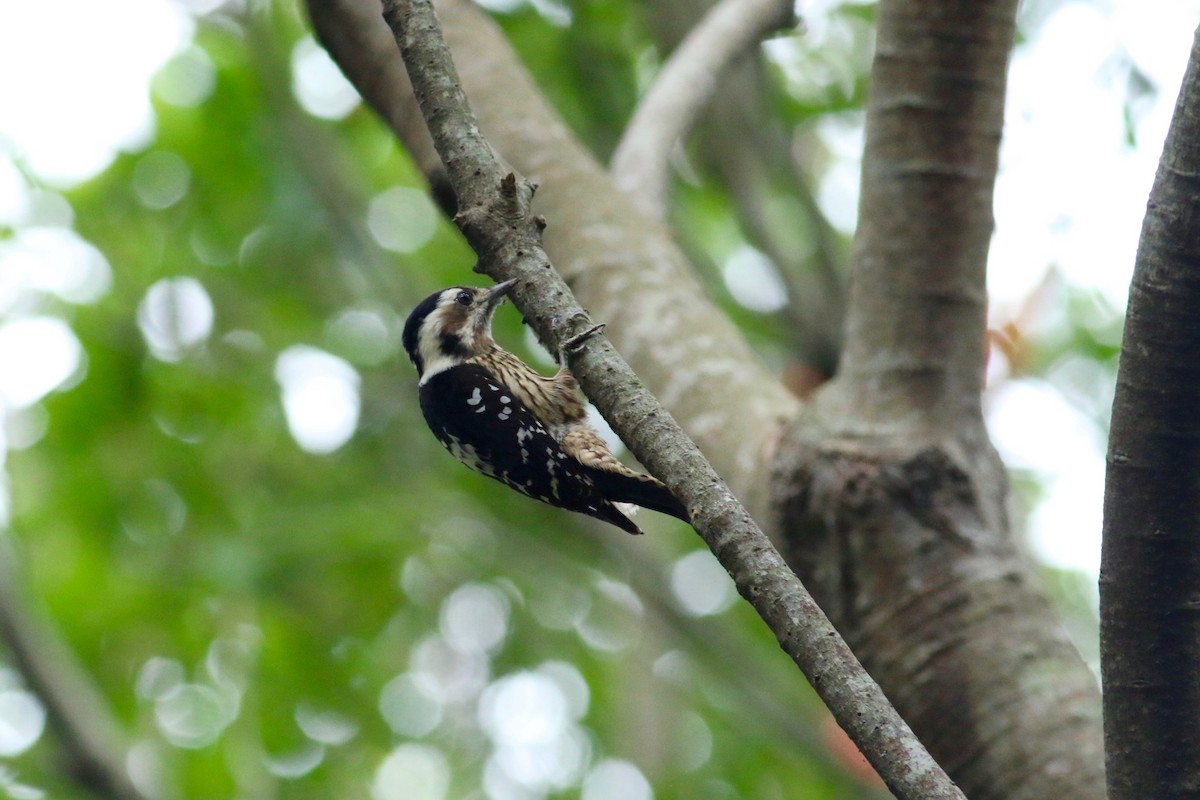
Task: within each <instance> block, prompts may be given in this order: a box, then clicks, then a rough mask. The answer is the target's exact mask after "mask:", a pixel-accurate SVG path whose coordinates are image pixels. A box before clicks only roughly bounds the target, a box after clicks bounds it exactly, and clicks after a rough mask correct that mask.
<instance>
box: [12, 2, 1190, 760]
mask: <svg viewBox="0 0 1200 800" xmlns="http://www.w3.org/2000/svg"><path fill="white" fill-rule="evenodd" d="M220 2H221V0H190V2H171V0H121V2H118V3H95V2H91V1H90V0H63V2H60V3H38V2H33V3H20V2H8V3H0V75H4V76H6V78H5V79H4V80H3V81H0V225H7V226H11V227H12V228H14V229H15V231H16V235H15V237H14V238H12V239H10V240H7V241H0V417H2V418H4V420H5V425H4V426H3V427H2V428H0V458H2V457H3V452H4V450H5V448H6V447H8V448H11V447H21V446H26V445H28V444H30V443H32V442H34V441H36V440H37V438H38V437H39V436H40V431H41V430H44V426H45V424H46V421H45V419H44V414H43V413H42V412H41V411H40V409H39V407H38V401H39V400H40V398H41V397H43V396H44V395H45V394H46V393H48V392H50V391H53V390H56V389H58V390H61V389H64V388H67V387H69V386H71V385H73V384H74V382H76V381H78V380H80V379H82V377H83V375H84V373H85V371H86V363H85V360H84V356H83V353H82V350H81V348H80V346H79V343H78V341H77V340H76V339H75V336H74V334H73V333H72V332H71V330H70V328H69V326H68V325H67V324H66V322H64V321H63V320H61V319H60V318H58V317H55V316H52V315H49V314H47V313H45V312H44V311H43V304H42V302H41V301H40V300H39V298H44V297H45V296H48V295H49V296H56V297H58V298H61V299H64V300H66V301H68V302H71V303H87V302H91V301H94V300H95V299H96V298H98V297H99V296H101V295H102V294H103V293H104V292H106V291H107V290H108V287H109V284H110V282H111V276H112V271H113V270H114V269H116V270H119V269H120V265H109V264H108V263H107V262H106V261H105V259H104V257H103V256H102V255H101V254H100V253H99V252H98V251H96V250H95V248H93V247H92V246H91V245H90V244H88V243H87V242H85V241H83V240H82V239H81V238H80V237H79V236H78V235H76V234H75V233H74V232H73V231H72V212H71V209H70V207H69V206H68V205H67V204H66V203H65V202H64V201H63V200H62V198H61V197H60V196H59V195H57V194H56V193H55V191H54V190H55V189H59V188H68V187H70V186H72V185H74V184H76V183H78V182H80V181H82V180H85V179H87V178H89V177H91V176H93V175H95V174H97V173H98V172H100V171H101V170H103V169H104V168H105V167H106V166H107V165H108V164H109V163H111V161H112V159H113V158H114V157H115V156H116V154H117V153H118V152H122V151H127V152H139V151H142V150H143V149H145V148H146V147H147V146H148V145H150V144H151V143H152V142H153V139H154V126H155V121H154V115H153V111H152V109H151V106H150V102H149V98H150V92H151V79H152V78H153V76H154V75H155V74H156V72H159V70H160V69H161V68H162V67H163V66H164V65H165V64H167V62H168V61H169V60H171V59H173V60H171V61H170V64H171V66H170V69H168V70H166V71H164V72H162V73H161V74H159V75H158V78H157V79H155V81H154V85H153V90H154V91H155V92H157V93H158V96H159V97H160V98H161V99H163V100H165V101H167V102H171V103H175V104H177V105H193V104H196V103H199V102H202V101H203V100H204V99H205V97H206V96H207V94H208V92H209V91H210V90H211V88H212V82H213V68H212V64H211V63H210V62H208V60H207V57H206V56H205V55H204V54H203V53H202V52H200V51H199V50H197V49H195V48H191V47H190V42H191V37H192V33H193V28H194V25H193V23H192V21H191V18H190V13H191V12H192V11H198V12H203V11H206V10H209V9H211V8H212V7H214V6H216V5H218V4H219V3H220ZM802 5H803V7H804V9H803V10H804V12H805V16H806V26H807V30H806V33H805V34H804V37H803V38H802V39H799V40H797V41H798V42H799V44H800V46H801V47H805V48H809V49H810V50H812V51H814V52H820V51H821V48H822V47H823V46H825V45H830V49H831V50H833V49H836V48H834V47H833V46H832V45H834V44H836V42H837V41H838V39H839V37H844V36H845V31H844V30H842V29H840V28H839V27H838V25H837V24H835V23H833V22H832V21H831V18H830V17H829V16H828V9H829V8H831V7H833V6H835V5H836V3H835V2H833V0H814V2H811V3H805V4H802ZM1025 5H1026V8H1027V11H1026V13H1032V14H1041V15H1042V16H1044V19H1042V20H1041V23H1040V24H1038V25H1036V26H1033V28H1032V29H1031V32H1030V35H1029V36H1028V37H1027V39H1026V41H1025V42H1024V43H1023V44H1022V46H1021V47H1020V48H1018V50H1017V51H1016V54H1015V55H1014V58H1013V62H1012V67H1011V79H1010V96H1009V103H1008V111H1007V123H1006V128H1005V135H1004V144H1003V152H1002V158H1001V161H1002V167H1001V173H1000V178H999V184H998V187H997V192H996V221H997V230H996V236H995V240H994V244H993V249H992V255H991V264H990V276H989V290H990V292H991V314H992V320H993V323H994V324H995V325H997V326H999V325H1003V324H1004V323H1007V322H1010V321H1012V320H1014V319H1016V318H1018V317H1021V318H1022V319H1024V320H1025V322H1026V329H1027V330H1028V331H1030V332H1032V333H1035V334H1036V333H1037V331H1039V330H1046V329H1050V328H1053V327H1054V326H1056V325H1061V324H1062V321H1063V320H1062V317H1063V315H1064V314H1065V313H1066V312H1065V307H1064V306H1063V305H1062V304H1061V303H1057V302H1055V301H1056V300H1057V299H1058V297H1057V296H1054V295H1052V296H1051V297H1052V302H1050V303H1048V304H1046V306H1045V307H1043V308H1040V309H1038V310H1037V313H1036V315H1035V317H1034V318H1033V319H1032V320H1029V319H1028V315H1027V313H1026V312H1024V311H1023V307H1024V303H1025V301H1026V298H1028V297H1029V295H1030V294H1031V293H1032V292H1033V291H1034V290H1035V289H1036V288H1037V287H1039V286H1041V285H1043V284H1044V282H1045V281H1046V280H1047V275H1048V274H1049V273H1050V272H1051V271H1053V272H1054V273H1055V274H1057V275H1059V276H1061V278H1062V280H1064V281H1066V282H1067V283H1069V284H1072V285H1074V286H1076V287H1083V288H1087V289H1092V290H1094V291H1095V292H1096V293H1097V294H1098V296H1100V297H1102V298H1104V299H1105V300H1106V301H1107V304H1108V306H1110V307H1111V309H1114V310H1117V312H1118V313H1119V310H1120V309H1123V308H1124V303H1125V293H1126V290H1127V287H1128V282H1129V276H1130V271H1131V267H1132V263H1133V257H1134V252H1135V248H1136V244H1137V237H1138V231H1139V226H1140V223H1141V217H1142V213H1143V210H1144V206H1145V199H1146V195H1147V191H1148V189H1149V186H1150V182H1151V180H1152V178H1153V175H1154V170H1155V167H1156V163H1157V159H1158V155H1159V151H1160V148H1161V144H1162V141H1163V137H1164V135H1165V131H1166V128H1167V124H1168V122H1169V120H1170V114H1171V111H1172V108H1173V104H1174V100H1175V96H1176V93H1177V90H1178V86H1179V82H1180V78H1181V75H1182V71H1183V68H1184V65H1185V62H1186V59H1187V55H1188V52H1189V48H1190V44H1191V38H1192V34H1193V31H1194V30H1195V28H1196V25H1197V22H1198V21H1200V0H1187V1H1185V0H1163V1H1162V2H1155V3H1144V2H1139V0H1109V2H1104V3H1100V2H1097V3H1083V2H1066V3H1062V4H1052V3H1040V4H1039V3H1026V4H1025ZM1042 6H1045V7H1047V9H1048V10H1047V11H1045V12H1041V11H1039V10H1038V9H1040V8H1041V7H1042ZM65 20H69V22H70V24H64V21H65ZM132 30H136V31H137V32H138V35H137V36H130V35H129V31H132ZM114 41H120V42H121V43H122V44H121V46H120V47H118V48H113V47H111V43H112V42H114ZM80 64H87V65H88V68H87V69H79V65H80ZM292 64H293V73H294V90H295V93H296V95H297V98H298V99H299V100H300V102H301V103H302V105H304V107H305V108H307V109H309V110H310V111H311V112H312V113H314V114H316V115H318V116H324V117H330V118H336V117H339V116H342V115H344V114H346V113H348V112H349V110H350V109H351V108H353V106H354V103H355V98H354V96H353V94H352V93H351V92H349V91H348V89H347V87H346V85H345V84H344V82H342V81H341V79H340V76H339V75H338V74H337V71H336V69H335V68H333V67H332V65H331V64H330V63H329V61H328V59H327V58H326V57H325V56H324V53H323V52H322V51H320V49H319V48H318V47H316V46H315V45H314V44H313V43H312V42H311V40H308V41H305V42H302V43H301V44H300V46H298V47H297V49H296V52H295V53H294V54H293V59H292ZM1131 64H1132V65H1134V66H1135V67H1136V70H1137V71H1138V72H1139V73H1140V74H1141V75H1142V76H1144V77H1145V79H1146V81H1147V83H1146V86H1145V91H1143V92H1142V93H1141V94H1140V96H1139V97H1137V98H1136V100H1134V101H1133V102H1131V103H1128V104H1127V103H1126V100H1127V98H1128V97H1129V96H1130V91H1129V86H1130V84H1129V65H1131ZM827 66H829V69H830V70H832V71H833V72H834V73H835V74H836V71H837V65H836V64H834V65H827ZM1126 108H1128V110H1129V116H1128V118H1127V117H1126ZM1130 131H1131V132H1132V133H1133V136H1132V140H1133V143H1132V144H1131V142H1130V137H1129V132H1130ZM822 133H823V135H824V137H825V139H826V141H827V142H828V144H829V146H830V147H831V148H832V149H833V150H834V151H835V152H836V153H838V154H839V156H840V157H841V160H840V161H839V163H838V164H837V166H836V167H835V168H834V169H833V170H832V171H831V173H830V174H829V176H828V177H827V179H826V180H825V182H824V184H823V186H822V187H821V191H820V195H821V201H822V203H823V205H824V207H825V208H826V209H827V211H828V213H829V214H830V216H831V218H832V219H833V220H834V221H835V223H837V224H839V225H840V226H841V227H843V228H845V229H850V228H852V227H853V222H854V213H855V209H856V206H857V190H858V187H857V180H858V177H857V176H858V165H857V158H858V156H859V150H860V148H861V132H860V131H859V130H858V129H857V128H856V126H855V124H854V123H853V122H851V123H845V122H838V121H831V122H830V123H828V124H827V125H825V126H824V127H823V129H822ZM139 166H140V165H139ZM141 173H142V177H139V178H136V179H135V183H137V186H135V188H136V189H137V191H138V193H139V196H140V197H141V198H142V200H143V202H145V203H146V205H147V206H148V207H165V206H167V205H171V204H173V203H174V202H177V201H178V200H179V199H180V198H181V197H182V196H184V194H185V193H186V191H187V188H188V185H189V180H190V175H189V173H188V171H187V167H186V164H183V163H182V162H181V161H178V160H177V159H176V160H172V158H171V156H170V154H165V155H162V156H155V158H153V159H147V160H146V166H145V169H144V170H142V171H141ZM39 187H40V188H39ZM411 194H412V193H411V192H410V191H409V190H405V189H395V190H389V191H388V192H385V193H383V194H381V195H380V196H379V197H378V198H376V199H375V201H373V202H372V204H371V209H372V210H371V214H372V221H369V222H371V224H372V225H374V220H375V217H379V218H380V219H381V220H382V219H384V217H390V216H395V214H396V210H395V207H397V206H403V207H404V208H406V209H407V208H409V206H412V205H413V203H414V202H415V203H418V205H420V207H421V209H427V208H428V203H427V201H426V200H424V199H421V198H413V197H411ZM421 204H424V205H421ZM418 210H420V209H418ZM410 212H411V209H410ZM404 216H405V218H409V219H419V220H424V221H423V222H422V225H423V226H424V227H423V228H422V229H421V230H416V229H412V230H409V229H403V230H402V229H401V228H400V227H398V226H396V225H391V224H382V223H380V224H379V225H375V227H378V228H379V229H380V231H381V233H380V234H379V236H378V237H377V238H380V243H381V244H382V245H383V246H386V247H390V248H392V249H402V250H403V249H409V248H411V247H413V246H414V245H413V242H414V241H415V242H416V244H417V245H419V244H420V243H422V242H423V241H424V240H425V239H426V238H427V237H428V235H429V233H428V231H427V230H425V228H429V227H430V225H429V223H431V221H432V216H431V214H413V213H407V212H406V213H405V214H404ZM426 217H428V219H426ZM397 231H401V233H403V234H404V235H403V236H402V237H401V239H396V237H397V236H400V235H401V234H400V233H397ZM410 240H411V241H410ZM727 275H736V276H740V277H738V278H731V279H730V288H731V289H733V290H735V296H738V297H739V298H742V299H743V301H744V302H746V304H747V305H749V306H751V307H755V308H760V309H764V310H765V309H770V308H774V307H777V306H778V305H779V303H780V302H781V301H782V292H783V291H784V289H783V288H782V284H781V283H780V282H779V281H778V280H777V278H776V277H775V276H774V275H773V273H772V272H771V270H770V269H769V268H768V267H764V265H763V264H762V263H760V261H759V260H757V259H756V258H755V257H754V254H753V253H736V254H734V256H733V257H732V258H731V260H730V265H729V269H727ZM201 277H202V275H199V276H181V277H180V278H177V279H173V280H170V281H163V282H161V283H159V284H156V285H155V286H154V287H152V288H151V290H150V291H149V292H148V293H147V295H146V297H145V298H144V300H143V302H142V304H141V306H140V307H139V310H138V320H139V324H140V326H141V328H142V331H143V335H144V336H145V338H146V341H147V344H148V346H149V347H150V349H151V352H153V353H154V354H155V355H156V356H157V357H159V358H161V359H164V360H167V361H172V360H178V359H179V358H181V357H183V356H184V355H186V353H187V351H188V350H189V349H190V348H193V347H197V346H202V345H203V343H204V341H205V340H206V339H207V337H208V335H209V333H210V332H211V330H212V327H213V320H214V314H216V315H219V313H220V309H215V310H214V309H213V307H212V302H211V300H210V298H209V297H208V294H207V292H206V291H205V289H204V287H203V284H202V281H201V280H200V278H201ZM1095 314H1096V319H1095V320H1094V321H1095V323H1096V327H1098V328H1099V327H1102V326H1103V323H1104V322H1106V321H1107V320H1108V319H1109V318H1110V317H1111V315H1112V312H1110V311H1106V310H1105V309H1104V307H1103V305H1101V306H1098V307H1097V309H1096V310H1095ZM1055 369H1056V373H1055V375H1054V376H1053V377H1054V381H1053V382H1046V381H1042V380H1035V379H1030V378H1019V379H1016V380H1011V381H1004V382H998V383H997V386H998V387H999V388H997V389H993V390H990V391H989V394H988V398H987V402H988V414H989V424H990V426H991V430H992V434H993V436H994V437H995V441H996V444H997V446H998V447H999V449H1000V451H1001V453H1002V454H1003V456H1004V458H1005V460H1006V462H1007V463H1008V464H1009V465H1010V466H1012V467H1015V468H1019V469H1022V470H1029V471H1031V472H1032V473H1034V474H1036V475H1037V476H1039V477H1040V478H1041V479H1042V481H1043V482H1044V485H1045V490H1046V491H1045V498H1044V500H1043V501H1042V502H1041V503H1040V505H1038V506H1037V508H1036V509H1035V510H1034V512H1033V517H1032V520H1031V529H1032V541H1033V543H1034V547H1035V549H1036V551H1037V553H1038V554H1039V555H1040V556H1041V557H1042V558H1044V559H1045V560H1047V561H1048V562H1050V563H1053V564H1056V565H1060V566H1066V567H1073V568H1078V569H1082V570H1085V571H1087V572H1089V573H1092V574H1095V573H1096V572H1097V571H1098V565H1099V532H1100V514H1101V496H1102V487H1103V453H1104V446H1105V445H1104V439H1103V432H1102V431H1100V430H1099V429H1098V428H1097V426H1096V425H1095V424H1093V422H1092V420H1091V418H1090V416H1089V414H1090V413H1092V412H1094V411H1095V410H1096V409H1106V408H1107V406H1108V404H1109V402H1110V399H1111V392H1112V386H1111V379H1110V378H1109V377H1108V376H1106V375H1104V374H1098V371H1097V369H1096V367H1095V366H1094V365H1092V364H1090V363H1088V362H1085V361H1083V360H1079V361H1077V362H1071V363H1065V364H1062V365H1058V366H1056V368H1055ZM992 371H993V377H1003V376H1004V375H1005V374H1006V365H1005V364H1004V362H1003V359H1002V358H1001V357H996V358H995V359H994V363H993V370H992ZM276 378H277V380H278V381H279V384H280V398H281V403H282V404H283V405H284V408H285V410H286V412H287V417H288V423H289V426H290V428H291V430H292V432H293V435H294V436H295V438H296V440H297V443H298V444H299V445H300V446H302V447H304V448H305V449H309V450H312V451H313V452H318V453H319V452H328V451H330V450H334V449H336V448H337V447H340V446H341V445H342V444H344V443H345V441H346V440H347V439H348V438H349V436H350V435H352V433H353V430H354V427H355V425H356V422H357V418H358V412H359V408H358V404H359V395H358V391H359V388H358V384H359V381H358V375H357V374H356V373H355V371H354V369H353V368H352V367H351V366H350V365H349V364H348V363H346V362H344V361H343V360H341V359H338V358H336V357H334V356H332V355H330V354H328V353H324V352H322V351H319V350H316V349H314V348H311V347H308V346H306V345H305V344H304V343H299V342H298V343H296V347H294V348H292V349H290V350H288V351H285V352H284V353H282V354H280V356H279V361H278V362H277V367H276ZM6 506H7V501H6V500H5V499H4V497H3V487H2V485H0V523H2V522H3V520H4V518H5V508H6ZM417 757H418V755H416V754H413V753H410V754H408V755H407V756H406V758H410V759H411V758H417Z"/></svg>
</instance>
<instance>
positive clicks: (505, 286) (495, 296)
mask: <svg viewBox="0 0 1200 800" xmlns="http://www.w3.org/2000/svg"><path fill="white" fill-rule="evenodd" d="M519 282H520V278H510V279H508V280H506V281H504V282H503V283H497V284H496V285H495V286H493V287H492V288H491V291H489V292H488V296H487V305H488V310H489V311H490V310H494V309H495V308H496V307H497V306H498V305H500V304H501V303H502V302H504V298H505V297H508V293H509V292H511V291H512V290H513V287H514V286H516V285H517V284H518V283H519Z"/></svg>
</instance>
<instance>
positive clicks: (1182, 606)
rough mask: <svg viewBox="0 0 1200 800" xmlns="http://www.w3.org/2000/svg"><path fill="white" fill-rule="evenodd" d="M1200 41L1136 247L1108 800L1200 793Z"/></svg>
mask: <svg viewBox="0 0 1200 800" xmlns="http://www.w3.org/2000/svg"><path fill="white" fill-rule="evenodd" d="M1198 221H1200V34H1198V38H1197V39H1196V41H1194V42H1193V45H1192V54H1191V59H1190V61H1189V62H1188V67H1187V72H1186V74H1185V76H1184V79H1183V88H1182V89H1181V90H1180V94H1179V100H1178V102H1177V103H1176V106H1175V116H1174V119H1173V120H1172V123H1171V128H1170V132H1169V133H1168V135H1167V141H1166V145H1165V147H1164V148H1163V154H1162V159H1161V161H1160V162H1159V167H1158V174H1157V176H1156V178H1155V181H1154V188H1153V189H1152V190H1151V192H1150V201H1149V204H1148V206H1147V210H1146V218H1145V221H1144V223H1143V225H1142V238H1141V242H1140V244H1139V246H1138V254H1137V262H1136V265H1135V267H1134V272H1133V284H1132V287H1131V289H1130V292H1129V309H1128V314H1127V317H1126V321H1125V341H1124V343H1123V345H1122V347H1121V361H1120V366H1119V367H1118V370H1117V391H1116V396H1115V398H1114V401H1113V414H1112V429H1111V438H1110V439H1109V446H1108V477H1107V483H1106V486H1105V495H1104V549H1103V556H1102V559H1101V577H1100V612H1101V629H1100V630H1101V636H1100V648H1101V665H1102V667H1101V669H1102V673H1103V677H1104V715H1105V749H1106V752H1107V756H1108V770H1109V772H1108V785H1109V797H1110V798H1111V800H1133V798H1139V799H1140V798H1144V797H1153V798H1162V800H1175V798H1195V797H1197V796H1200V727H1198V726H1197V713H1198V712H1200V668H1198V667H1197V665H1198V664H1200V615H1198V614H1197V608H1198V605H1197V591H1198V587H1200V413H1198V412H1200V359H1198V354H1200V315H1198V314H1197V308H1200V233H1198V232H1200V225H1198Z"/></svg>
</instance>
